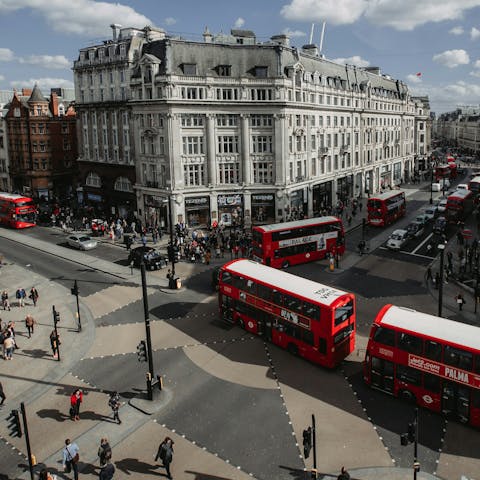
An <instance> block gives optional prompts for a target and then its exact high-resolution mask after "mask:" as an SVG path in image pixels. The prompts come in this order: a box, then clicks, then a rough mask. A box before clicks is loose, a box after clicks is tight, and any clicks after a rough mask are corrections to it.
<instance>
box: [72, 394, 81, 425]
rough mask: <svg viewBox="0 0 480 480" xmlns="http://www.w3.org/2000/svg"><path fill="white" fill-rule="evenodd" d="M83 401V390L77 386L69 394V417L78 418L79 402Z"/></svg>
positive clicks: (75, 419)
mask: <svg viewBox="0 0 480 480" xmlns="http://www.w3.org/2000/svg"><path fill="white" fill-rule="evenodd" d="M82 402H83V392H82V391H81V390H80V389H79V388H77V389H76V390H75V391H74V392H73V393H72V395H71V396H70V407H71V408H70V417H73V418H72V420H74V421H78V420H80V404H81V403H82Z"/></svg>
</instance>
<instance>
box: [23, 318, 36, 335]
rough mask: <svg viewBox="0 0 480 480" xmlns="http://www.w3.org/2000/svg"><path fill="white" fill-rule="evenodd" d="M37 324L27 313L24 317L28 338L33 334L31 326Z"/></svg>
mask: <svg viewBox="0 0 480 480" xmlns="http://www.w3.org/2000/svg"><path fill="white" fill-rule="evenodd" d="M36 323H37V322H36V321H35V319H34V318H33V317H32V315H31V314H30V313H29V314H28V315H27V316H26V317H25V327H26V329H27V331H28V338H30V337H31V336H32V334H33V326H34V325H35V324H36Z"/></svg>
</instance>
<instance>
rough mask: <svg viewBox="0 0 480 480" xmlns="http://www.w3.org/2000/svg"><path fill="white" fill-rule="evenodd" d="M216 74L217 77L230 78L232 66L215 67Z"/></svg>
mask: <svg viewBox="0 0 480 480" xmlns="http://www.w3.org/2000/svg"><path fill="white" fill-rule="evenodd" d="M217 73H218V76H219V77H231V76H232V66H231V65H219V66H218V67H217Z"/></svg>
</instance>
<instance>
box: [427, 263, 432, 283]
mask: <svg viewBox="0 0 480 480" xmlns="http://www.w3.org/2000/svg"><path fill="white" fill-rule="evenodd" d="M432 280H433V275H432V267H431V266H430V265H429V266H428V268H427V284H429V283H430V281H432Z"/></svg>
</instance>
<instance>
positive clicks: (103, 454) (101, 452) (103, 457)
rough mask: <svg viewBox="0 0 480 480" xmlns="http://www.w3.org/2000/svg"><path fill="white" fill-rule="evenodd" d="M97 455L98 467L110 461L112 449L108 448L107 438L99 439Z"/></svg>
mask: <svg viewBox="0 0 480 480" xmlns="http://www.w3.org/2000/svg"><path fill="white" fill-rule="evenodd" d="M97 454H98V458H99V459H100V467H103V466H104V465H106V464H107V462H109V461H110V460H111V459H112V447H110V443H108V438H107V437H104V438H101V439H100V446H99V447H98V452H97Z"/></svg>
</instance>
